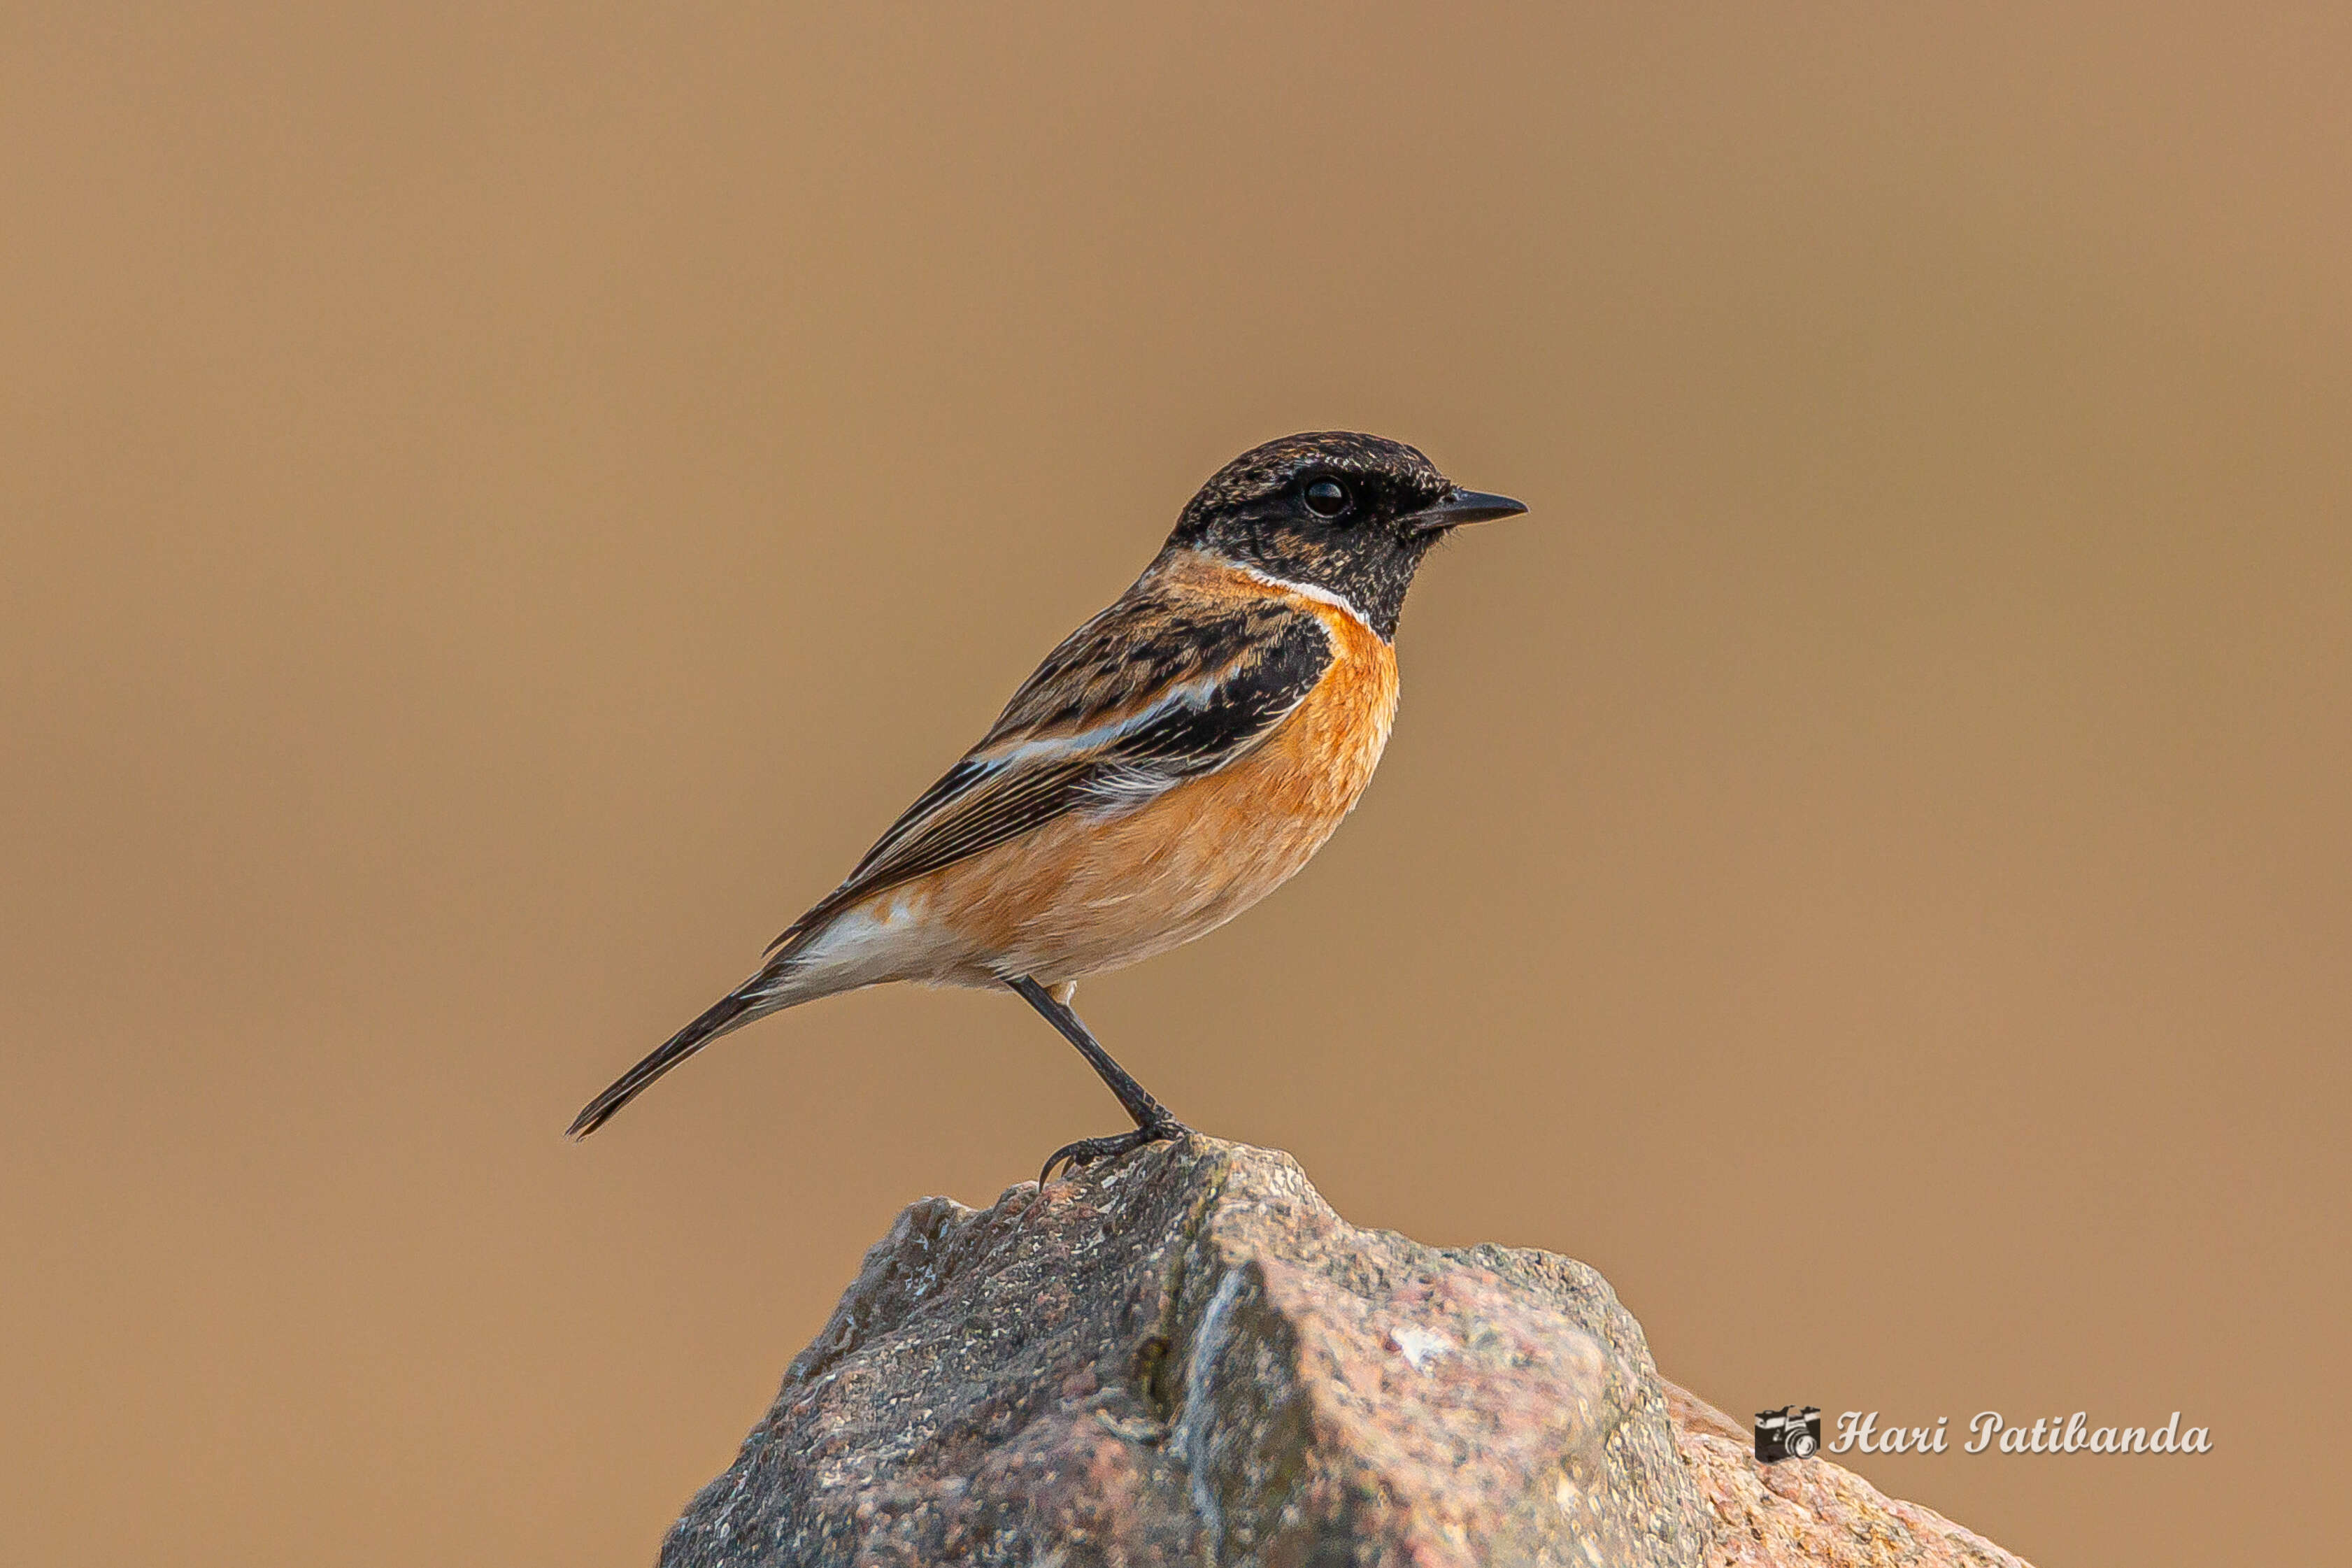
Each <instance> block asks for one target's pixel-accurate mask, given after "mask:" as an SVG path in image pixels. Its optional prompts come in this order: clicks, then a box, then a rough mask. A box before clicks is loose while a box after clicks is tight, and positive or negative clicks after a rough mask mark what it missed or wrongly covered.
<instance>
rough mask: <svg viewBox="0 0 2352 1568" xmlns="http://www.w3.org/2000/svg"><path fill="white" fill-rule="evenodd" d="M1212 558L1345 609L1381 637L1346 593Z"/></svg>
mask: <svg viewBox="0 0 2352 1568" xmlns="http://www.w3.org/2000/svg"><path fill="white" fill-rule="evenodd" d="M1210 559H1211V560H1213V561H1214V562H1216V563H1218V564H1219V565H1221V566H1230V567H1232V568H1233V569H1234V571H1236V572H1238V573H1240V574H1242V575H1243V576H1244V577H1249V578H1254V579H1255V580H1256V581H1258V582H1260V583H1263V584H1265V585H1266V586H1267V587H1269V588H1279V589H1281V590H1282V591H1283V592H1284V593H1286V594H1296V595H1298V596H1299V597H1300V598H1302V599H1312V600H1314V601H1315V602H1316V603H1317V604H1318V605H1330V606H1331V607H1332V608H1333V609H1335V610H1344V611H1346V612H1347V614H1348V615H1349V617H1350V618H1351V619H1353V620H1354V621H1355V622H1356V624H1357V625H1359V626H1362V627H1363V628H1364V629H1365V630H1366V631H1368V632H1371V633H1372V635H1373V636H1374V637H1380V633H1379V632H1377V631H1373V629H1372V623H1371V621H1370V618H1369V617H1367V616H1365V614H1364V612H1363V611H1361V610H1360V609H1358V608H1357V607H1356V606H1355V605H1353V604H1352V603H1350V602H1349V600H1348V599H1347V598H1346V597H1345V596H1344V595H1339V594H1335V593H1333V592H1332V591H1331V590H1330V589H1328V588H1326V587H1323V586H1321V585H1319V584H1314V583H1294V582H1292V581H1291V580H1290V579H1289V578H1287V577H1277V576H1276V575H1275V574H1273V573H1271V572H1267V571H1264V570H1261V569H1260V568H1258V567H1255V566H1252V565H1249V564H1248V563H1245V562H1240V561H1229V560H1227V559H1226V558H1225V557H1223V556H1222V555H1213V556H1211V557H1210ZM1387 640H1388V639H1387V638H1386V637H1381V641H1383V642H1386V641H1387Z"/></svg>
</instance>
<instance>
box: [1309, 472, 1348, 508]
mask: <svg viewBox="0 0 2352 1568" xmlns="http://www.w3.org/2000/svg"><path fill="white" fill-rule="evenodd" d="M1348 506H1349V497H1348V487H1347V486H1345V485H1343V484H1341V483H1340V482H1339V480H1337V479H1318V480H1316V481H1315V482H1314V483H1313V484H1311V485H1309V486H1307V510H1308V511H1311V512H1313V513H1314V514H1315V515H1316V516H1318V517H1337V516H1339V514H1340V513H1341V512H1343V511H1345V510H1348Z"/></svg>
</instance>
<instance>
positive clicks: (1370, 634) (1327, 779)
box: [571, 432, 1527, 1183]
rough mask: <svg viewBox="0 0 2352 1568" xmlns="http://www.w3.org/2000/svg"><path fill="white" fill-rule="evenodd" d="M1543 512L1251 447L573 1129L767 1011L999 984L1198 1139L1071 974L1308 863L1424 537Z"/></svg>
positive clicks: (1097, 1152)
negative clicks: (890, 990)
mask: <svg viewBox="0 0 2352 1568" xmlns="http://www.w3.org/2000/svg"><path fill="white" fill-rule="evenodd" d="M1525 510H1527V508H1526V507H1524V506H1522V505H1520V504H1519V503H1518V502H1517V501H1515V500H1511V499H1509V498H1508V497H1507V496H1497V495H1486V494H1484V493H1482V492H1480V491H1477V490H1465V489H1462V488H1461V487H1459V486H1457V485H1455V484H1454V483H1453V481H1451V480H1449V479H1446V478H1445V476H1444V475H1443V474H1441V473H1439V472H1438V471H1437V469H1436V468H1434V467H1433V466H1432V465H1431V463H1430V461H1429V459H1428V458H1424V457H1423V456H1422V455H1421V454H1420V453H1419V452H1417V451H1415V450H1414V449H1413V448H1412V447H1407V446H1404V445H1403V444H1402V443H1400V442H1396V441H1388V440H1383V439H1381V437H1377V436H1360V435H1354V434H1350V433H1348V432H1331V433H1327V434H1320V435H1304V436H1290V437H1285V438H1283V439H1282V440H1279V441H1269V442H1267V443H1266V444H1265V446H1263V447H1258V448H1256V449H1255V450H1254V451H1250V452H1244V453H1243V454H1242V455H1241V456H1240V457H1238V458H1234V460H1233V461H1232V462H1230V463H1228V464H1226V465H1225V466H1224V467H1223V468H1221V469H1219V470H1218V471H1217V473H1216V475H1215V476H1214V477H1213V478H1212V479H1210V480H1209V482H1208V483H1207V484H1205V485H1203V486H1202V488H1201V492H1200V493H1199V494H1198V495H1196V496H1194V497H1193V498H1192V502H1191V504H1189V505H1187V506H1186V507H1185V508H1184V510H1183V513H1182V515H1181V516H1180V517H1179V518H1178V519H1177V521H1176V528H1175V531H1174V532H1172V533H1171V534H1170V535H1169V536H1168V542H1167V543H1166V544H1165V545H1163V546H1161V548H1160V553H1159V555H1158V556H1157V557H1155V558H1154V559H1153V561H1152V563H1151V564H1150V565H1149V566H1147V567H1145V568H1144V571H1143V575H1142V576H1140V577H1139V578H1137V579H1136V580H1135V583H1134V585H1133V586H1131V587H1129V589H1128V590H1127V592H1126V593H1124V594H1122V595H1119V596H1118V599H1117V600H1116V601H1115V602H1114V603H1113V604H1112V605H1110V607H1109V608H1108V609H1106V610H1104V611H1103V612H1102V613H1101V614H1100V615H1097V616H1095V617H1094V619H1092V620H1090V621H1088V622H1087V624H1086V625H1084V626H1080V627H1079V628H1078V629H1077V630H1076V631H1075V632H1073V633H1071V634H1070V636H1069V637H1068V639H1067V640H1066V641H1065V642H1064V643H1063V644H1062V646H1061V647H1057V648H1055V650H1054V651H1053V652H1052V653H1051V654H1049V655H1047V656H1046V658H1045V663H1044V664H1041V665H1039V666H1038V667H1037V671H1036V673H1035V674H1034V675H1032V676H1031V677H1030V678H1029V679H1027V680H1026V681H1024V682H1023V683H1022V686H1021V689H1019V690H1018V691H1016V692H1014V693H1013V700H1012V701H1010V702H1009V703H1007V704H1006V705H1005V708H1004V711H1003V713H1002V714H1000V715H998V717H997V721H996V723H995V724H994V726H993V727H992V728H991V729H990V730H989V731H988V733H987V734H986V735H984V736H982V738H981V742H980V744H978V745H977V746H974V747H973V748H972V749H971V751H969V752H965V753H964V756H963V759H962V761H961V762H959V763H956V765H955V766H953V767H951V768H950V769H949V770H948V771H947V773H945V774H944V775H943V776H942V777H941V778H940V781H939V782H938V783H937V784H933V785H932V786H931V787H930V788H929V789H928V790H925V791H924V792H923V794H922V795H921V797H920V798H919V799H918V800H917V801H916V802H915V804H914V805H910V806H908V808H907V810H906V813H905V814H904V815H903V816H900V817H899V818H898V821H897V822H895V823H893V824H891V825H890V830H889V831H888V832H887V833H885V834H884V835H883V836H882V837H881V840H880V842H878V843H877V844H876V845H875V846H874V847H873V848H872V849H870V850H868V851H866V858H865V859H863V860H861V861H859V862H858V863H857V868H856V870H854V871H852V872H850V874H849V878H848V879H847V880H846V881H845V882H843V883H842V884H841V886H839V887H838V888H835V889H834V890H833V891H832V892H830V893H827V894H826V895H825V896H824V898H823V899H820V900H818V901H817V903H816V905H815V906H814V908H812V909H811V910H809V911H808V912H807V913H806V914H804V915H803V916H801V918H800V919H799V920H797V921H793V923H792V925H791V926H790V927H788V928H787V929H786V930H785V931H784V933H783V934H782V936H780V937H778V938H777V939H776V940H775V942H773V943H772V945H771V946H770V948H769V950H768V960H767V962H766V963H763V964H761V967H760V970H759V973H756V974H753V975H752V976H751V978H750V979H749V980H746V981H745V982H743V984H740V985H739V986H737V987H736V988H735V989H734V990H732V991H730V992H729V993H728V994H726V995H725V996H722V997H720V998H719V1001H718V1002H716V1003H715V1004H713V1005H711V1006H710V1008H709V1010H708V1011H706V1012H705V1013H704V1014H703V1015H702V1016H700V1017H698V1018H697V1019H695V1020H694V1022H692V1023H691V1024H688V1026H686V1027H685V1028H683V1029H680V1030H679V1031H678V1032H677V1034H676V1035H674V1036H673V1037H671V1038H670V1039H669V1041H668V1043H667V1044H666V1045H664V1046H663V1047H661V1048H660V1049H659V1050H657V1051H656V1052H654V1053H653V1054H652V1055H651V1056H649V1057H647V1058H646V1059H645V1060H643V1061H641V1062H639V1063H638V1064H637V1065H636V1066H635V1067H633V1068H630V1069H629V1070H628V1071H627V1072H626V1073H625V1074H623V1075H622V1077H621V1079H620V1081H618V1082H617V1083H615V1084H614V1085H613V1086H612V1088H610V1089H606V1090H605V1091H604V1093H602V1094H600V1095H598V1096H597V1097H596V1098H595V1099H594V1100H592V1101H590V1102H589V1105H588V1108H587V1109H586V1110H583V1111H582V1112H581V1113H580V1116H579V1119H578V1120H577V1121H573V1122H572V1128H571V1131H572V1135H573V1136H575V1137H579V1136H584V1135H585V1134H587V1133H590V1132H593V1131H595V1130H596V1129H597V1128H599V1127H601V1126H603V1125H604V1122H605V1121H606V1120H607V1119H609V1118H610V1117H611V1116H612V1115H613V1113H614V1111H616V1110H620V1109H621V1107H623V1106H624V1105H626V1104H627V1103H628V1102H629V1101H630V1100H634V1099H635V1098H636V1096H637V1095H638V1094H640V1093H641V1092H643V1091H644V1089H646V1086H647V1085H649V1084H651V1083H652V1082H653V1081H654V1079H657V1078H659V1077H661V1075H662V1074H664V1073H666V1072H667V1071H669V1069H670V1068H674V1067H676V1066H677V1064H678V1063H680V1062H682V1061H684V1060H685V1059H686V1058H688V1057H690V1056H692V1055H693V1054H694V1053H695V1052H697V1051H698V1050H700V1049H701V1048H702V1047H705V1046H707V1045H709V1043H710V1042H711V1041H713V1040H715V1039H717V1038H718V1037H719V1036H721V1035H724V1034H726V1033H728V1032H729V1031H730V1030H732V1029H739V1028H741V1027H742V1026H744V1025H746V1024H748V1023H751V1021H752V1020H753V1019H755V1018H761V1017H765V1016H767V1015H769V1014H770V1013H773V1012H777V1011H779V1010H781V1009H782V1008H785V1007H791V1006H794V1005H798V1004H800V1003H803V1002H813V1001H814V1000H815V999H816V998H818V997H820V996H831V995H835V994H838V993H840V992H844V991H855V990H857V989H859V988H861V987H863V986H867V985H878V984H883V983H884V982H886V981H892V980H914V981H921V982H925V983H928V984H945V985H971V986H999V985H1002V986H1006V987H1009V988H1010V989H1012V990H1013V991H1014V992H1016V993H1018V994H1019V995H1020V996H1021V998H1022V1000H1024V1001H1025V1002H1027V1003H1028V1004H1029V1005H1031V1006H1032V1007H1034V1008H1035V1009H1036V1010H1037V1011H1038V1012H1039V1013H1040V1014H1042V1015H1043V1016H1045V1020H1046V1022H1048V1023H1050V1024H1052V1025H1053V1026H1054V1027H1055V1028H1056V1029H1058V1030H1060V1031H1061V1032H1062V1034H1063V1035H1064V1036H1065V1037H1066V1038H1067V1039H1068V1040H1069V1042H1070V1043H1071V1044H1072V1045H1074V1046H1076V1047H1077V1048H1078V1050H1079V1052H1080V1053H1081V1054H1082V1055H1084V1056H1085V1058H1087V1064H1088V1065H1089V1066H1091V1067H1092V1068H1094V1069H1095V1071H1096V1072H1097V1073H1098V1074H1100V1075H1101V1077H1102V1080H1103V1082H1104V1083H1106V1084H1108V1086H1109V1087H1110V1091H1111V1092H1112V1093H1113V1094H1115V1095H1117V1096H1118V1102H1119V1104H1120V1105H1121V1106H1123V1107H1125V1108H1126V1110H1127V1113H1128V1114H1129V1116H1130V1117H1132V1118H1134V1120H1135V1131H1132V1132H1128V1133H1123V1134H1121V1135H1119V1136H1118V1137H1111V1138H1087V1139H1081V1140H1080V1141H1078V1142H1075V1143H1072V1144H1070V1145H1068V1146H1067V1147H1066V1148H1062V1149H1058V1150H1056V1151H1055V1152H1054V1154H1053V1155H1052V1157H1051V1158H1049V1159H1048V1160H1047V1161H1046V1162H1045V1172H1044V1173H1043V1174H1042V1175H1040V1177H1039V1178H1038V1179H1039V1181H1040V1182H1041V1183H1043V1182H1045V1181H1049V1180H1051V1179H1052V1177H1053V1173H1054V1168H1055V1166H1056V1165H1058V1164H1061V1163H1064V1162H1067V1163H1069V1164H1070V1165H1072V1166H1074V1167H1075V1166H1076V1165H1081V1164H1085V1163H1087V1162H1089V1161H1093V1160H1097V1159H1103V1158H1107V1157H1109V1156H1113V1155H1118V1154H1123V1153H1125V1152H1128V1151H1129V1150H1131V1149H1136V1148H1139V1147H1141V1146H1142V1145H1144V1144H1146V1143H1150V1142H1156V1141H1159V1140H1161V1139H1168V1138H1174V1137H1177V1136H1180V1135H1181V1133H1183V1132H1184V1131H1185V1127H1184V1125H1183V1123H1181V1122H1180V1121H1177V1120H1176V1119H1175V1118H1174V1117H1173V1116H1171V1115H1170V1114H1169V1113H1168V1111H1167V1110H1165V1109H1163V1108H1162V1107H1161V1106H1160V1102H1159V1101H1158V1100H1154V1099H1152V1097H1151V1096H1150V1094H1148V1093H1146V1092H1145V1091H1144V1089H1143V1086H1142V1085H1141V1084H1139V1083H1138V1082H1136V1081H1135V1079H1133V1078H1131V1077H1129V1075H1128V1073H1127V1072H1126V1070H1125V1069H1124V1068H1121V1067H1120V1066H1119V1065H1118V1063H1117V1062H1115V1061H1113V1060H1111V1058H1110V1055H1109V1053H1108V1052H1107V1051H1105V1050H1104V1049H1103V1048H1102V1047H1101V1046H1100V1045H1098V1044H1097V1043H1096V1041H1095V1038H1094V1037H1093V1036H1092V1035H1091V1034H1089V1033H1087V1026H1085V1025H1084V1024H1082V1023H1080V1022H1079V1021H1078V1016H1077V1015H1076V1013H1074V1012H1072V1011H1071V1010H1070V996H1071V994H1072V992H1074V991H1075V990H1076V985H1077V982H1078V981H1079V980H1080V979H1081V978H1082V977H1084V976H1086V975H1089V974H1099V973H1103V972H1104V971H1106V970H1111V969H1118V968H1121V967H1123V966H1124V965H1127V964H1129V963H1135V962H1137V961H1138V960H1139V959H1145V958H1150V957H1151V956H1152V955H1154V954H1155V953H1160V952H1167V951H1168V950H1169V949H1170V948H1172V947H1175V946H1178V945H1179V944H1181V943H1183V942H1190V941H1192V939H1193V938H1194V937H1196V936H1200V935H1202V933H1204V932H1206V931H1213V930H1214V929H1215V928H1217V927H1218V926H1220V925H1223V923H1224V922H1225V921H1229V920H1231V919H1233V918H1234V916H1235V915H1237V914H1239V913H1241V912H1242V911H1243V910H1245V909H1247V908H1249V907H1250V906H1251V905H1252V904H1254V903H1255V902H1257V901H1258V900H1260V899H1262V898H1264V897H1265V896H1266V894H1268V893H1270V892H1272V891H1274V889H1276V888H1277V887H1280V886H1281V885H1282V883H1283V882H1284V881H1286V880H1287V879H1289V877H1290V876H1291V875H1292V873H1294V872H1296V871H1297V869H1298V868H1300V867H1302V866H1304V865H1306V864H1307V859H1308V858H1310V857H1311V856H1313V855H1314V853H1315V851H1316V850H1318V849H1319V848H1321V847H1322V846H1323V841H1324V840H1325V839H1327V838H1328V837H1330V836H1331V833H1332V830H1333V829H1335V828H1336V827H1338V826H1339V819H1340V818H1341V817H1343V816H1346V815H1347V814H1348V811H1349V808H1350V807H1352V806H1353V805H1355V804H1356V797H1357V796H1358V795H1360V794H1361V793H1362V792H1363V788H1364V785H1365V784H1367V783H1369V782H1370V779H1371V776H1372V769H1373V768H1374V767H1375V766H1376V765H1377V764H1378V763H1379V762H1380V760H1381V748H1382V747H1384V746H1385V745H1386V744H1387V743H1388V738H1389V723H1390V721H1391V720H1392V719H1393V718H1394V717H1395V715H1396V701H1397V674H1396V652H1395V649H1394V648H1393V647H1391V639H1392V638H1393V637H1395V635H1396V626H1397V615H1398V612H1399V611H1400V610H1401V609H1402V607H1403V605H1404V595H1405V590H1406V589H1407V588H1408V587H1410V586H1411V585H1412V578H1413V574H1414V573H1415V572H1416V571H1418V570H1419V569H1420V566H1421V563H1422V558H1423V556H1424V555H1426V554H1427V553H1428V552H1429V550H1430V547H1431V546H1432V545H1433V544H1435V543H1436V542H1437V541H1438V540H1439V539H1441V538H1443V537H1444V535H1445V534H1446V533H1447V532H1448V531H1450V530H1453V529H1454V528H1458V527H1460V526H1461V525H1462V524H1464V523H1469V522H1480V521H1486V520H1487V519H1490V518H1499V517H1509V516H1512V515H1514V514H1516V513H1518V512H1523V511H1525Z"/></svg>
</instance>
